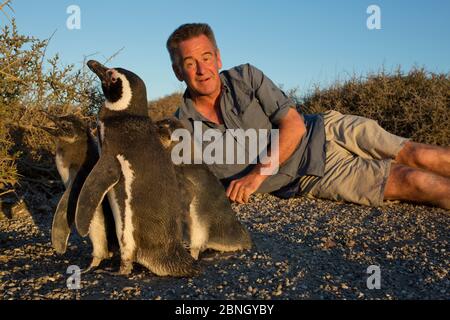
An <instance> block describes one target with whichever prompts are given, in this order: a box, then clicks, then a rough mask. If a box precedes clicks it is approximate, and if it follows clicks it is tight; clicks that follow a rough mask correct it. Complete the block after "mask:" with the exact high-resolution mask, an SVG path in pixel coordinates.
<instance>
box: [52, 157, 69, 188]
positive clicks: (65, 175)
mask: <svg viewBox="0 0 450 320" xmlns="http://www.w3.org/2000/svg"><path fill="white" fill-rule="evenodd" d="M55 162H56V168H57V169H58V173H59V175H60V177H61V180H62V181H63V183H64V186H65V187H66V188H67V186H68V185H69V177H70V171H69V167H65V166H64V162H63V159H62V157H61V155H59V154H56V157H55Z"/></svg>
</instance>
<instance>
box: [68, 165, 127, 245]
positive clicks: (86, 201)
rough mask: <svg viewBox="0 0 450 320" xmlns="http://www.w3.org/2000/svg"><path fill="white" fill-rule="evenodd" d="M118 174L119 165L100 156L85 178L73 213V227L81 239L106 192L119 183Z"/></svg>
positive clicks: (119, 170)
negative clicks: (74, 226)
mask: <svg viewBox="0 0 450 320" xmlns="http://www.w3.org/2000/svg"><path fill="white" fill-rule="evenodd" d="M120 174H121V169H120V165H119V163H118V162H117V161H116V160H115V159H114V158H112V157H105V156H102V157H100V159H99V160H98V162H97V164H96V165H95V167H94V168H93V169H92V171H91V173H90V174H89V176H88V177H87V179H86V182H85V183H84V185H83V188H82V189H81V192H80V196H79V197H78V202H77V211H76V213H75V225H76V227H77V230H78V233H79V234H80V235H81V236H82V237H85V236H86V235H87V234H88V233H89V227H90V225H91V222H92V219H93V218H94V214H95V211H96V209H97V207H98V206H100V204H101V202H102V201H103V198H104V197H105V195H106V194H107V193H108V191H109V190H111V188H113V187H114V186H115V185H116V183H117V182H119V179H120Z"/></svg>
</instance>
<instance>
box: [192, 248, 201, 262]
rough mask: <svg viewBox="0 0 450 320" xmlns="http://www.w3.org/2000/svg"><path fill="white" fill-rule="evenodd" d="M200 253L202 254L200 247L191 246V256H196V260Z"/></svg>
mask: <svg viewBox="0 0 450 320" xmlns="http://www.w3.org/2000/svg"><path fill="white" fill-rule="evenodd" d="M199 254H200V249H199V248H191V257H192V258H194V260H198V256H199Z"/></svg>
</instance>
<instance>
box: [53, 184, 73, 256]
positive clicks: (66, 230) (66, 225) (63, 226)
mask: <svg viewBox="0 0 450 320" xmlns="http://www.w3.org/2000/svg"><path fill="white" fill-rule="evenodd" d="M71 190H72V184H70V185H69V186H68V187H67V189H66V191H65V192H64V194H63V195H62V197H61V199H60V200H59V203H58V206H57V207H56V211H55V215H54V216H53V222H52V246H53V248H54V249H55V250H56V252H58V253H60V254H63V253H65V252H66V250H67V241H68V240H69V236H70V227H71V224H72V223H73V221H72V222H69V221H68V219H67V208H68V206H69V196H70V192H71Z"/></svg>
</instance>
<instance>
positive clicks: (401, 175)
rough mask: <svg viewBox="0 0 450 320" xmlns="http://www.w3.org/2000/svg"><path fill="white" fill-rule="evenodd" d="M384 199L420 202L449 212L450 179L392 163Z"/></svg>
mask: <svg viewBox="0 0 450 320" xmlns="http://www.w3.org/2000/svg"><path fill="white" fill-rule="evenodd" d="M384 199H386V200H406V201H413V202H421V203H427V204H431V205H434V206H438V207H441V208H444V209H448V210H450V179H448V178H445V177H442V176H440V175H437V174H434V173H431V172H427V171H424V170H421V169H416V168H411V167H408V166H405V165H401V164H396V163H393V164H392V166H391V171H390V173H389V177H388V180H387V183H386V188H385V190H384Z"/></svg>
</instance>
